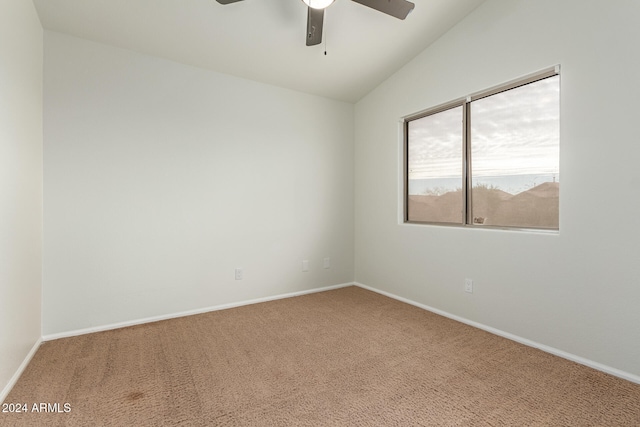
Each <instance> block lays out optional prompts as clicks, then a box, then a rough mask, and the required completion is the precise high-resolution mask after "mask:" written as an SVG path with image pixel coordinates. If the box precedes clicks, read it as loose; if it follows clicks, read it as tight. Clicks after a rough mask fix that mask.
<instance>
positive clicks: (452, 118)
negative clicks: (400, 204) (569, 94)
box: [408, 76, 560, 179]
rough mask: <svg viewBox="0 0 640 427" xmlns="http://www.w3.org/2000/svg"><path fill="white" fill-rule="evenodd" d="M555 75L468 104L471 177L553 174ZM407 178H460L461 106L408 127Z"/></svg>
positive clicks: (556, 148)
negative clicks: (469, 112)
mask: <svg viewBox="0 0 640 427" xmlns="http://www.w3.org/2000/svg"><path fill="white" fill-rule="evenodd" d="M559 86H560V84H559V76H554V77H549V78H546V79H544V80H540V81H537V82H534V83H531V84H528V85H525V86H520V87H518V88H515V89H512V90H508V91H505V92H500V93H498V94H495V95H492V96H488V97H486V98H482V99H478V100H475V101H473V102H472V103H471V147H472V159H471V160H472V167H473V172H472V173H473V174H475V175H478V176H489V175H494V176H495V175H514V174H531V173H558V168H559V164H558V159H559V117H560V108H559ZM408 154H409V179H419V178H442V177H452V176H461V171H462V107H456V108H453V109H450V110H446V111H443V112H440V113H436V114H433V115H430V116H427V117H424V118H421V119H418V120H414V121H412V122H410V123H409V147H408Z"/></svg>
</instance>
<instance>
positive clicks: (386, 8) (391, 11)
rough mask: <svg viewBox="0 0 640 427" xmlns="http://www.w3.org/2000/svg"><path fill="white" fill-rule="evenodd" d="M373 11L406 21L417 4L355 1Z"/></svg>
mask: <svg viewBox="0 0 640 427" xmlns="http://www.w3.org/2000/svg"><path fill="white" fill-rule="evenodd" d="M353 1H354V2H356V3H360V4H362V5H364V6H368V7H370V8H371V9H375V10H377V11H380V12H382V13H386V14H387V15H391V16H395V17H396V18H398V19H404V18H406V17H407V15H408V14H409V13H410V12H411V11H412V10H413V8H414V6H415V4H413V3H411V2H410V1H406V0H353Z"/></svg>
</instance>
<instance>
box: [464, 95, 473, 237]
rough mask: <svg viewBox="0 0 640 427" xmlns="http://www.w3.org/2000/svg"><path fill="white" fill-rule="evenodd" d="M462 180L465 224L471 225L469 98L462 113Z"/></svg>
mask: <svg viewBox="0 0 640 427" xmlns="http://www.w3.org/2000/svg"><path fill="white" fill-rule="evenodd" d="M462 164H463V168H462V180H463V186H462V188H463V190H462V195H463V197H464V203H463V215H462V216H463V218H462V219H463V224H464V225H471V224H472V223H473V221H472V220H471V214H472V212H471V207H472V204H471V196H472V191H471V185H472V182H471V102H470V100H469V99H467V100H466V101H465V103H464V108H463V113H462Z"/></svg>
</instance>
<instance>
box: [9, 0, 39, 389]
mask: <svg viewBox="0 0 640 427" xmlns="http://www.w3.org/2000/svg"><path fill="white" fill-rule="evenodd" d="M41 277H42V27H41V26H40V21H39V19H38V16H37V14H36V11H35V8H34V7H33V4H32V3H31V2H30V1H24V0H3V1H2V2H0V401H2V399H3V398H4V395H5V393H7V392H8V388H9V386H8V385H9V383H10V382H12V381H13V380H15V379H16V377H15V376H14V375H16V374H17V372H18V369H19V367H20V365H21V364H22V363H23V361H25V358H26V357H27V355H28V354H29V353H30V350H32V348H33V347H34V345H35V344H36V343H37V342H38V341H39V339H40V300H41Z"/></svg>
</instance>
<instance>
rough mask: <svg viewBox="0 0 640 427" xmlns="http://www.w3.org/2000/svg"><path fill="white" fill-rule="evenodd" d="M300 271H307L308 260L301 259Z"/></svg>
mask: <svg viewBox="0 0 640 427" xmlns="http://www.w3.org/2000/svg"><path fill="white" fill-rule="evenodd" d="M302 271H304V272H306V271H309V260H308V259H303V260H302Z"/></svg>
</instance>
